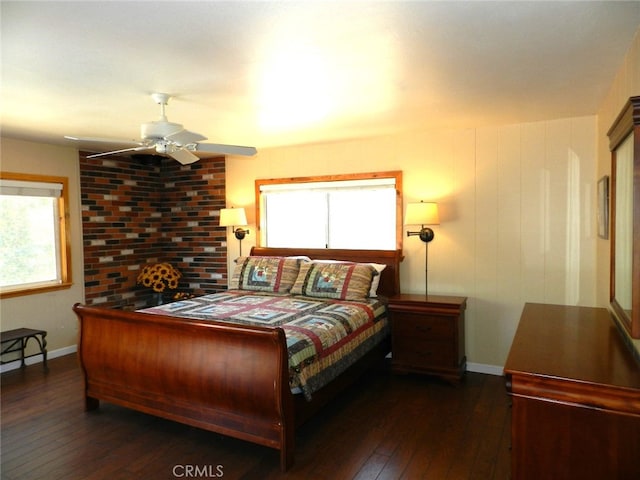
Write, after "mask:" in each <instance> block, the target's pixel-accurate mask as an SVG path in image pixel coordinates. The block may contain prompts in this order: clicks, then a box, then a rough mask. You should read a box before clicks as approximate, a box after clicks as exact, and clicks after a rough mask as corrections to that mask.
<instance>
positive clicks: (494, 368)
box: [467, 362, 504, 377]
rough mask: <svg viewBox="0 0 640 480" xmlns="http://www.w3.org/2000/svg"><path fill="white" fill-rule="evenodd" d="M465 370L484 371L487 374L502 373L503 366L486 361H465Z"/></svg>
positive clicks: (498, 374)
mask: <svg viewBox="0 0 640 480" xmlns="http://www.w3.org/2000/svg"><path fill="white" fill-rule="evenodd" d="M467 371H468V372H475V373H486V374H487V375H497V376H499V377H501V376H503V375H504V368H503V367H500V366H498V365H487V364H486V363H473V362H467Z"/></svg>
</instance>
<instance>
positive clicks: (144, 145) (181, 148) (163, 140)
mask: <svg viewBox="0 0 640 480" xmlns="http://www.w3.org/2000/svg"><path fill="white" fill-rule="evenodd" d="M151 98H153V100H154V101H155V102H156V103H157V104H158V105H160V118H159V119H158V120H157V121H155V122H149V123H143V124H142V125H141V127H140V136H141V138H142V140H141V141H139V142H135V141H131V140H124V141H119V140H113V139H108V138H95V137H75V136H65V138H67V139H69V140H76V141H81V142H82V141H86V142H107V143H119V144H127V143H131V144H133V145H137V146H135V147H131V148H124V149H121V150H112V151H109V152H104V153H95V154H93V155H88V156H87V158H95V157H102V156H105V155H115V154H118V153H125V152H141V151H144V150H155V151H156V152H157V153H160V154H163V155H168V156H170V157H172V158H174V159H175V160H177V161H178V162H180V163H181V164H183V165H187V164H190V163H193V162H197V161H198V160H200V158H199V157H198V156H197V155H195V154H194V153H193V152H210V153H220V154H229V155H246V156H251V155H255V154H256V152H257V151H256V149H255V148H254V147H242V146H238V145H223V144H218V143H200V142H201V141H202V140H206V139H207V137H205V136H204V135H200V134H199V133H195V132H190V131H189V130H185V129H184V128H183V126H182V125H181V124H179V123H173V122H169V121H168V120H167V115H166V113H165V108H166V106H167V104H168V103H169V99H170V98H171V96H170V95H168V94H166V93H152V94H151Z"/></svg>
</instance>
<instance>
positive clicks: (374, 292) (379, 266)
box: [309, 259, 387, 297]
mask: <svg viewBox="0 0 640 480" xmlns="http://www.w3.org/2000/svg"><path fill="white" fill-rule="evenodd" d="M309 261H311V259H309ZM314 262H316V263H353V262H348V261H346V260H314ZM367 265H371V266H372V267H373V268H375V269H376V272H378V274H377V275H374V276H373V280H372V281H371V288H370V289H369V296H370V297H377V296H378V287H379V286H380V279H381V278H382V271H383V270H384V269H385V268H387V266H386V265H385V264H384V263H367Z"/></svg>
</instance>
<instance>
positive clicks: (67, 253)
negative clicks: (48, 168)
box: [0, 171, 73, 298]
mask: <svg viewBox="0 0 640 480" xmlns="http://www.w3.org/2000/svg"><path fill="white" fill-rule="evenodd" d="M0 178H2V179H4V180H16V181H23V182H41V183H59V184H62V192H61V193H60V196H59V197H58V232H57V233H58V239H57V242H58V243H57V245H58V246H59V247H58V248H59V252H57V253H58V254H59V255H60V282H59V283H56V284H46V285H33V284H28V286H24V287H21V286H19V285H18V286H12V287H10V288H8V289H7V288H3V289H2V290H0V298H10V297H18V296H22V295H33V294H37V293H45V292H52V291H56V290H64V289H68V288H70V287H71V286H72V285H73V282H72V276H71V238H70V235H69V230H68V227H69V225H68V223H69V211H68V208H69V179H68V178H67V177H57V176H52V175H37V174H30V173H15V172H3V171H0Z"/></svg>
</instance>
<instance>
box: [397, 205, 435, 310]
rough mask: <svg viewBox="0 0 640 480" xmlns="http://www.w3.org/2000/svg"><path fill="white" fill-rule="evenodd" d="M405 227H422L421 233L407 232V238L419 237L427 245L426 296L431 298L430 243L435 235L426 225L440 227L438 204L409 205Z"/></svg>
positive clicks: (425, 258)
mask: <svg viewBox="0 0 640 480" xmlns="http://www.w3.org/2000/svg"><path fill="white" fill-rule="evenodd" d="M404 224H405V225H420V231H417V232H411V231H407V237H411V236H414V235H418V236H419V237H420V240H422V241H423V242H424V244H425V254H424V294H425V296H427V297H428V296H429V287H428V283H427V282H428V267H429V242H430V241H431V240H433V237H434V233H433V230H431V229H430V228H429V227H427V226H426V225H439V224H440V217H439V215H438V204H437V203H434V202H422V201H421V202H420V203H408V204H407V211H406V213H405V216H404Z"/></svg>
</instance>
